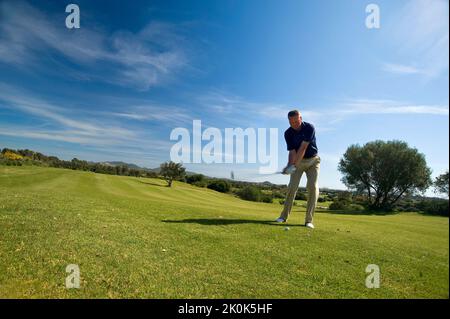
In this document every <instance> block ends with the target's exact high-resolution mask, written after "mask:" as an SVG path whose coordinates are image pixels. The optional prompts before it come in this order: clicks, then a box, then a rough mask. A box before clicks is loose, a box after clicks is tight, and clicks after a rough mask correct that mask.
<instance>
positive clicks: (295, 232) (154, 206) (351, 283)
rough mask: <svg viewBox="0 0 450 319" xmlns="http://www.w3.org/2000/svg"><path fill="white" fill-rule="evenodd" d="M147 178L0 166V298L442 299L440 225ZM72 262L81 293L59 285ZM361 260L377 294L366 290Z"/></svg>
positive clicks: (444, 234) (445, 234)
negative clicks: (283, 215)
mask: <svg viewBox="0 0 450 319" xmlns="http://www.w3.org/2000/svg"><path fill="white" fill-rule="evenodd" d="M281 207H282V206H281V205H280V204H278V203H276V204H266V203H254V202H247V201H243V200H240V199H238V198H235V197H233V196H231V195H227V194H221V193H217V192H215V191H212V190H208V189H204V188H197V187H193V186H190V185H188V184H184V183H178V182H175V183H174V186H173V187H172V188H168V187H165V183H164V182H163V181H161V180H158V179H144V178H133V177H124V176H109V175H102V174H93V173H89V172H80V171H71V170H63V169H55V168H42V167H6V166H0V298H14V297H19V298H105V297H106V298H108V297H111V298H448V296H449V257H448V256H449V254H448V251H449V225H448V218H443V217H430V216H422V215H420V214H415V213H403V214H398V215H387V216H364V215H346V214H331V213H326V212H318V213H316V216H315V224H316V229H315V230H313V231H311V230H309V229H307V228H305V227H302V226H301V225H302V223H303V219H304V208H303V207H299V206H296V207H294V211H293V213H292V215H291V218H290V220H289V222H288V226H289V227H290V230H289V231H285V230H284V227H285V225H277V224H274V223H271V222H270V221H271V220H273V219H274V218H276V217H278V214H279V212H280V210H281ZM68 264H78V265H79V267H80V270H81V288H80V289H66V288H65V278H66V276H67V275H68V274H67V273H66V272H65V268H66V266H67V265H68ZM368 264H377V265H379V267H380V269H381V287H380V288H379V289H368V288H366V287H365V278H366V275H367V274H366V273H365V269H366V266H367V265H368Z"/></svg>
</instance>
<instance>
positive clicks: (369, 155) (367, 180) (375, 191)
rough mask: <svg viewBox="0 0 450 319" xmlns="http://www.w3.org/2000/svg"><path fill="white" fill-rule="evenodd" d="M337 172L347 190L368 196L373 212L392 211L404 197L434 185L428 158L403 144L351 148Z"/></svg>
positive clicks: (381, 142)
mask: <svg viewBox="0 0 450 319" xmlns="http://www.w3.org/2000/svg"><path fill="white" fill-rule="evenodd" d="M338 169H339V171H340V172H341V173H342V174H343V175H344V176H343V178H342V181H343V182H344V184H345V185H346V186H347V187H349V188H350V189H356V190H357V191H359V192H360V193H366V195H367V199H368V204H369V206H370V208H372V209H391V208H392V206H393V204H394V203H395V202H396V201H398V200H399V199H400V198H401V197H402V196H403V195H405V194H414V193H416V192H424V191H425V190H426V189H427V188H428V187H429V186H430V185H431V177H430V176H431V170H430V168H429V167H427V165H426V161H425V156H424V155H423V154H421V153H419V152H418V151H417V149H415V148H410V147H408V144H407V143H405V142H402V141H389V142H384V141H375V142H370V143H367V144H365V145H364V146H362V147H361V146H359V145H352V146H350V147H349V148H348V149H347V151H346V152H345V154H344V156H343V158H342V159H341V160H340V162H339V166H338Z"/></svg>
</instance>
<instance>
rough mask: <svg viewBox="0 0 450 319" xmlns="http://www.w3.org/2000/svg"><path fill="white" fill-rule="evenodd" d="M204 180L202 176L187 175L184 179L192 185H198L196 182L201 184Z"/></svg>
mask: <svg viewBox="0 0 450 319" xmlns="http://www.w3.org/2000/svg"><path fill="white" fill-rule="evenodd" d="M204 179H205V176H204V175H203V174H194V175H189V176H187V177H186V183H188V184H194V183H198V182H203V181H204Z"/></svg>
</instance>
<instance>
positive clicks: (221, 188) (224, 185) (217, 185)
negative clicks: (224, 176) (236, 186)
mask: <svg viewBox="0 0 450 319" xmlns="http://www.w3.org/2000/svg"><path fill="white" fill-rule="evenodd" d="M208 188H209V189H212V190H215V191H217V192H221V193H228V192H229V191H230V189H231V185H230V183H228V182H227V181H224V180H213V181H211V182H209V184H208Z"/></svg>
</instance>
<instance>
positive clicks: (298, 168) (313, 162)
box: [276, 110, 320, 228]
mask: <svg viewBox="0 0 450 319" xmlns="http://www.w3.org/2000/svg"><path fill="white" fill-rule="evenodd" d="M288 119H289V124H290V126H291V127H290V128H288V129H287V130H286V131H285V132H284V139H285V140H286V145H287V150H288V151H289V160H288V164H287V166H286V167H285V168H284V169H283V171H282V173H283V174H290V175H291V176H290V181H289V186H288V191H287V195H286V200H285V201H284V208H283V211H282V212H281V216H280V217H279V218H278V219H277V220H276V222H278V223H284V222H286V221H287V219H288V217H289V214H290V213H291V209H292V204H293V203H294V199H295V194H296V193H297V190H298V185H299V184H300V178H301V177H302V175H303V173H306V178H307V183H306V189H307V191H308V201H307V208H306V218H305V226H306V227H308V228H314V224H313V217H314V210H315V209H316V205H317V199H318V198H319V184H318V177H319V170H320V157H319V156H318V155H317V151H318V150H317V145H316V132H315V129H314V126H313V125H312V124H310V123H307V122H303V120H302V115H301V114H300V112H299V111H298V110H293V111H290V112H289V113H288Z"/></svg>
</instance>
